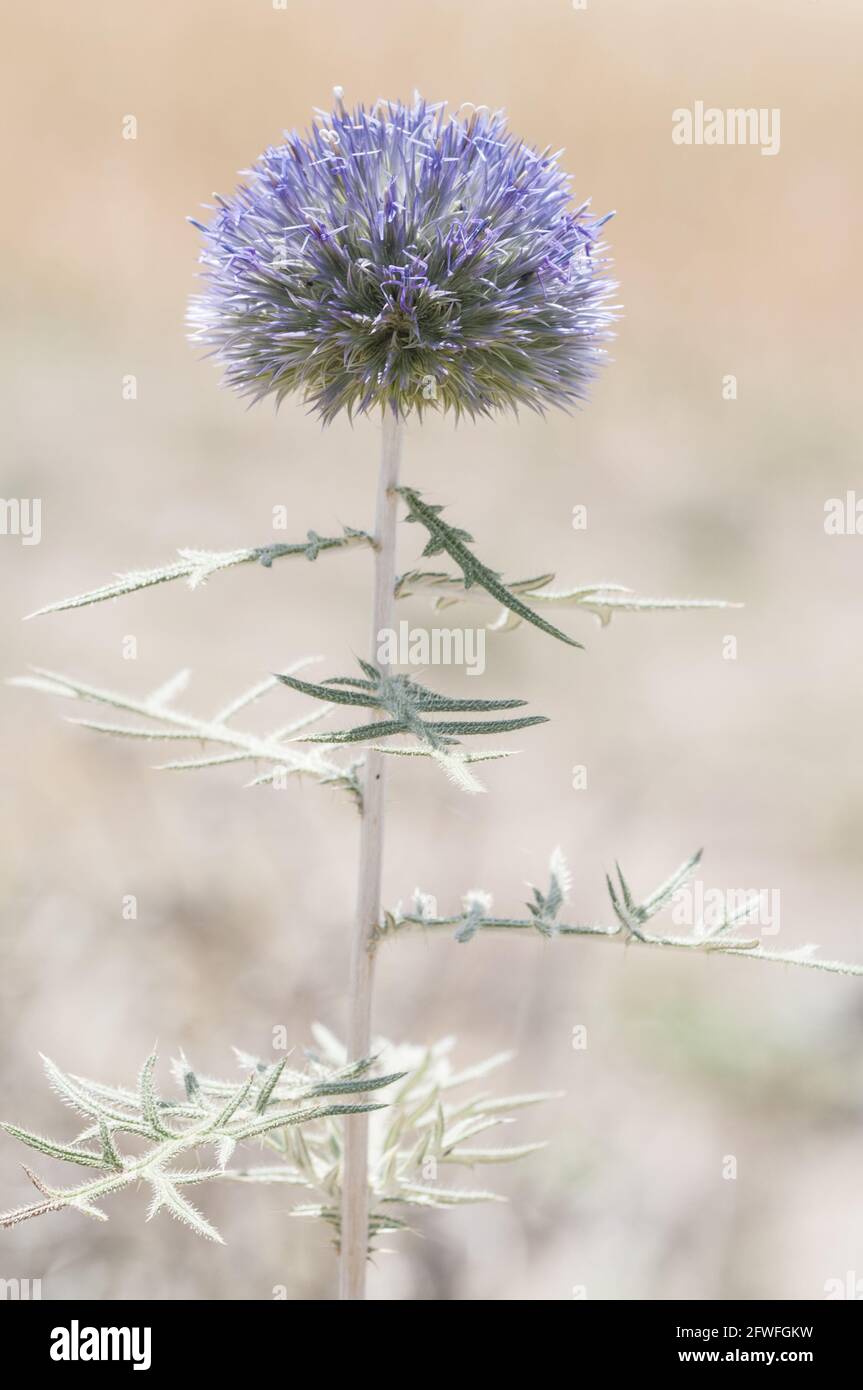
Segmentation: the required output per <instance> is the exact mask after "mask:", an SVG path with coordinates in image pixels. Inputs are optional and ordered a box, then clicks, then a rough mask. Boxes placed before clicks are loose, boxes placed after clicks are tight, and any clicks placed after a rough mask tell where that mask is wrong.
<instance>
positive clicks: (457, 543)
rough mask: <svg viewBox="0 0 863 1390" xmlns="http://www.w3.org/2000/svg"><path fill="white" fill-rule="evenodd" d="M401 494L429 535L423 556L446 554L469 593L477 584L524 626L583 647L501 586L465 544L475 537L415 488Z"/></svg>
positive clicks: (403, 489) (411, 518) (412, 517)
mask: <svg viewBox="0 0 863 1390" xmlns="http://www.w3.org/2000/svg"><path fill="white" fill-rule="evenodd" d="M398 491H399V492H400V494H401V496H402V497H403V498H404V500H405V502H406V503H407V505H408V516H407V520H408V521H414V522H419V524H420V525H421V526H423V527H424V528H425V530H426V531H427V532H428V536H429V540H428V544H427V545H426V548H425V550H424V551H423V555H428V556H431V555H439V554H441V552H443V551H446V553H447V555H449V557H450V559H451V560H453V561H455V563H456V564H457V565H458V567H459V569H460V570H461V572H462V575H463V576H464V587H465V589H470V588H472V586H473V585H474V584H478V585H479V586H480V588H482V589H484V590H485V591H486V593H487V594H490V595H491V597H492V598H495V599H497V601H498V603H500V604H502V605H503V607H504V608H507V609H509V611H510V612H511V613H513V614H515V615H516V617H518V618H521V619H522V620H523V621H524V622H527V623H531V624H532V625H533V626H534V627H538V628H539V629H540V631H541V632H545V633H547V634H548V635H549V636H550V637H556V638H557V639H558V641H560V642H566V644H567V645H568V646H570V647H581V646H582V643H581V642H576V641H575V639H574V638H572V637H567V635H566V633H565V632H561V631H560V629H559V628H556V627H554V625H553V624H552V623H549V622H547V621H546V620H545V618H541V617H540V616H539V614H538V613H536V612H534V610H533V609H532V608H530V607H528V605H527V604H526V603H524V602H523V600H522V599H520V598H519V597H518V596H517V595H516V594H514V593H513V592H512V590H511V589H508V588H507V587H506V585H505V584H504V583H503V582H502V580H501V578H500V575H499V574H497V573H496V572H495V571H494V570H490V569H489V568H488V566H487V565H484V564H483V563H482V561H481V560H479V558H478V557H477V556H476V555H475V554H474V553H473V551H472V550H469V549H468V547H467V544H466V542H469V541H472V540H473V537H472V536H471V535H470V534H469V533H468V532H467V531H462V530H459V529H458V528H457V527H454V526H450V525H448V523H447V522H445V521H443V520H442V519H441V516H440V512H441V511H442V508H441V507H436V506H432V505H430V504H429V503H427V502H424V501H423V499H422V497H421V495H420V494H419V493H418V492H416V491H415V490H414V489H413V488H406V487H401V488H399V489H398Z"/></svg>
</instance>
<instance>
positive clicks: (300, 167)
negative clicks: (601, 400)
mask: <svg viewBox="0 0 863 1390" xmlns="http://www.w3.org/2000/svg"><path fill="white" fill-rule="evenodd" d="M336 96H337V100H336V106H335V109H334V110H333V111H332V112H331V113H325V112H318V113H316V120H315V122H314V124H313V126H312V128H311V130H310V131H309V132H308V133H307V134H306V135H305V136H301V135H299V134H296V133H294V134H289V135H286V138H285V143H284V144H282V145H275V146H273V147H271V148H270V149H268V150H266V151H265V152H264V153H263V154H262V155H261V157H260V159H259V160H258V161H257V163H256V164H255V166H254V168H253V169H251V170H248V171H245V174H246V176H247V179H248V181H247V183H245V184H244V185H242V186H240V187H239V188H238V189H237V191H236V193H235V194H234V196H233V197H232V198H228V199H223V198H220V197H217V203H218V207H217V208H215V209H213V210H212V211H213V214H214V215H213V217H212V220H211V221H210V223H209V225H207V226H204V225H202V224H201V223H200V222H195V226H197V227H199V229H200V230H201V231H202V232H203V233H204V237H205V246H204V250H203V252H202V255H201V261H202V263H203V265H204V267H205V269H204V271H203V276H204V279H205V280H206V286H205V289H204V292H203V293H202V294H200V295H197V296H195V298H194V299H193V300H192V304H191V308H190V314H189V318H190V323H191V326H192V330H193V335H192V336H193V339H194V340H195V341H198V342H201V343H204V344H206V345H208V346H209V347H210V348H211V349H212V351H213V353H214V354H215V355H216V356H217V357H218V358H220V359H221V361H222V362H223V363H224V365H225V368H226V374H225V375H226V381H227V384H228V385H230V386H233V387H234V388H235V389H236V390H238V391H239V392H241V393H242V394H244V395H247V396H251V397H253V398H254V399H256V400H257V399H259V398H261V397H263V396H266V395H271V394H272V395H274V396H275V398H276V401H277V402H280V401H281V400H282V398H283V397H284V396H286V395H287V394H288V393H289V392H292V391H297V392H299V393H300V395H301V396H302V397H303V399H304V400H305V401H307V402H308V403H309V404H310V405H311V406H312V407H313V408H314V409H315V410H317V411H318V412H319V413H320V415H321V416H322V417H323V419H324V420H325V421H330V420H332V419H333V418H334V416H336V415H337V414H338V412H339V411H341V410H346V411H347V412H348V414H349V415H351V414H352V413H354V412H367V411H370V410H372V409H373V408H376V407H384V408H389V409H390V410H392V411H393V412H395V413H396V414H398V415H400V416H403V415H406V414H407V413H408V412H409V411H410V410H412V409H416V410H417V411H418V412H420V413H422V411H423V409H424V408H426V409H439V410H453V411H455V413H456V415H460V414H462V413H466V414H468V415H471V416H477V415H489V414H491V413H492V412H493V411H494V410H498V409H502V408H503V409H507V408H508V409H512V410H516V409H517V408H518V407H519V406H521V405H525V406H529V407H531V408H532V409H535V410H540V411H541V410H543V409H545V408H546V407H547V406H550V405H557V406H564V407H566V406H571V405H573V404H575V403H576V402H577V401H578V400H580V399H582V398H583V397H584V395H585V393H586V390H587V387H588V384H589V382H590V380H591V378H592V377H593V376H594V375H595V373H596V369H597V366H598V364H599V363H600V361H601V360H602V358H603V356H604V352H603V348H602V343H603V341H604V340H605V339H606V338H607V336H608V329H609V322H610V319H611V314H610V312H609V310H608V309H607V307H606V305H605V300H606V296H607V294H608V291H609V289H610V283H609V281H608V280H607V279H605V278H604V276H603V273H602V272H603V268H604V261H603V256H602V251H603V248H602V246H601V244H600V243H599V242H598V240H597V237H598V232H599V228H600V227H601V226H602V223H603V222H604V221H606V220H607V219H606V218H601V219H599V220H596V219H593V218H591V216H590V215H589V212H588V205H587V204H586V203H585V204H583V205H582V206H581V207H578V208H573V207H572V206H571V196H570V189H569V178H568V176H567V175H566V174H565V173H564V172H563V171H562V169H561V168H560V166H559V164H558V162H557V156H555V155H551V154H550V153H549V152H548V151H545V152H539V151H537V150H534V149H531V148H530V147H529V146H527V145H525V144H523V143H522V141H520V140H518V139H517V138H516V137H515V136H513V135H512V134H510V132H509V131H508V129H507V126H506V121H505V119H504V116H503V114H502V113H500V112H491V111H489V110H487V109H485V108H471V109H470V111H469V112H467V113H465V112H464V110H463V109H462V110H461V111H460V112H457V113H455V114H448V112H447V109H446V105H445V104H435V105H431V104H429V103H427V102H425V101H422V100H421V99H420V98H419V97H417V98H416V99H415V100H414V103H413V105H411V106H404V105H402V104H401V103H400V102H378V103H377V104H376V105H375V106H374V107H372V108H371V109H370V110H366V109H365V108H364V107H362V106H359V107H357V108H356V109H355V110H352V111H349V110H347V109H346V108H345V106H344V105H343V103H342V100H341V94H340V92H339V91H338V89H337V93H336Z"/></svg>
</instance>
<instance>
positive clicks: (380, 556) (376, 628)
mask: <svg viewBox="0 0 863 1390" xmlns="http://www.w3.org/2000/svg"><path fill="white" fill-rule="evenodd" d="M403 440H404V424H403V422H402V421H401V420H397V419H396V418H395V417H394V416H392V415H390V414H389V413H388V414H386V415H385V417H384V423H383V439H382V445H381V465H380V474H379V477H378V496H377V511H376V514H375V530H374V543H375V580H374V599H373V604H372V633H371V661H372V664H373V665H375V666H377V667H379V669H381V670H384V673H386V672H385V668H384V667H381V663H380V661H379V657H378V653H379V647H380V636H379V634H380V633H381V632H382V630H384V629H390V628H392V626H393V621H394V618H393V614H394V606H395V567H396V522H397V519H398V502H399V499H398V495H397V493H396V487H397V486H398V481H399V462H400V459H401V452H402V444H403ZM385 761H386V760H385V758H384V756H383V754H382V753H380V752H379V751H377V750H375V749H372V750H370V751H369V753H368V754H367V756H366V764H365V771H364V775H363V811H362V828H361V831H360V865H359V880H358V884H357V910H356V919H355V923H354V936H353V942H352V947H351V976H350V1019H349V1025H348V1060H349V1061H360V1060H361V1059H362V1058H364V1057H368V1055H369V1051H370V1048H371V1005H372V977H373V971H374V943H375V933H376V931H377V927H378V923H379V921H380V915H381V868H382V864H383V840H384V766H385ZM368 1132H369V1127H368V1117H367V1116H366V1115H353V1116H351V1118H350V1119H348V1120H345V1152H344V1173H343V1177H342V1220H341V1256H340V1279H339V1296H340V1297H341V1298H342V1299H363V1298H365V1287H366V1261H367V1258H368V1228H369V1188H368Z"/></svg>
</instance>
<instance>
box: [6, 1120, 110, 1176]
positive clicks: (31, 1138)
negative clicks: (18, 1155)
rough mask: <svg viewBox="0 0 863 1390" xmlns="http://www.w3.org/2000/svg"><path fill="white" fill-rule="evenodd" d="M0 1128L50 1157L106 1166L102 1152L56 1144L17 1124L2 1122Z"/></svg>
mask: <svg viewBox="0 0 863 1390" xmlns="http://www.w3.org/2000/svg"><path fill="white" fill-rule="evenodd" d="M0 1129H5V1131H6V1133H7V1134H11V1135H12V1138H13V1139H19V1140H20V1141H21V1143H22V1144H26V1145H27V1146H28V1148H31V1149H37V1150H38V1151H39V1153H43V1154H46V1155H47V1156H48V1158H59V1159H63V1160H64V1161H65V1162H66V1163H77V1164H80V1165H81V1167H82V1168H100V1169H103V1170H104V1168H105V1166H106V1165H105V1161H104V1159H103V1157H102V1155H101V1154H97V1153H92V1152H91V1151H90V1150H88V1149H76V1148H73V1147H72V1146H71V1145H68V1144H56V1143H55V1142H54V1141H53V1139H44V1138H43V1137H42V1135H41V1134H31V1133H30V1131H29V1130H26V1129H19V1128H18V1126H17V1125H11V1124H7V1123H5V1122H0Z"/></svg>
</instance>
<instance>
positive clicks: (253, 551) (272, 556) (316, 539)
mask: <svg viewBox="0 0 863 1390" xmlns="http://www.w3.org/2000/svg"><path fill="white" fill-rule="evenodd" d="M371 544H372V538H371V536H369V535H368V534H367V533H366V532H365V531H356V530H354V529H353V528H352V527H349V526H346V527H345V528H344V534H343V535H342V536H329V537H322V536H319V535H318V534H317V533H316V532H315V531H309V533H308V539H307V540H306V541H303V542H300V543H298V544H276V545H258V546H251V547H247V548H246V549H243V550H226V551H210V550H180V551H178V554H179V557H180V558H179V559H178V560H174V561H172V562H171V563H170V564H168V565H161V566H159V567H158V568H156V569H151V570H130V571H129V572H128V573H127V574H119V575H118V576H117V578H116V579H114V580H113V581H112V582H111V583H109V584H103V585H102V586H101V587H100V588H98V589H91V590H90V591H89V592H87V593H83V594H76V595H75V596H74V597H73V598H65V599H59V600H58V601H57V602H56V603H49V604H46V605H45V607H44V608H39V609H37V610H36V612H35V613H30V614H28V617H30V618H38V617H41V616H42V615H43V614H45V613H59V612H62V611H63V610H64V609H69V608H86V607H87V606H88V605H90V604H92V603H104V602H105V601H106V600H107V599H114V598H121V597H122V596H123V595H124V594H132V593H136V592H137V591H138V590H139V589H151V588H153V586H154V585H156V584H168V583H170V582H171V581H172V580H174V579H185V580H186V581H187V582H188V585H189V588H191V589H196V588H198V587H199V586H200V585H201V584H203V583H204V582H205V581H206V580H207V579H209V578H210V576H211V575H212V574H215V573H216V572H217V571H218V570H224V569H231V568H232V567H233V566H234V565H246V564H254V563H258V564H261V565H263V567H264V568H265V569H269V567H270V566H271V565H272V563H273V561H274V560H278V559H281V558H282V557H283V556H290V555H305V557H306V559H308V560H315V559H316V558H317V557H318V555H320V554H321V553H322V552H323V551H326V550H337V549H343V548H344V547H346V546H353V545H371Z"/></svg>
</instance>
